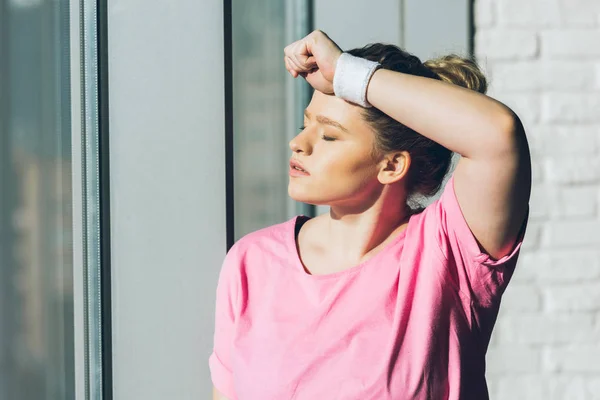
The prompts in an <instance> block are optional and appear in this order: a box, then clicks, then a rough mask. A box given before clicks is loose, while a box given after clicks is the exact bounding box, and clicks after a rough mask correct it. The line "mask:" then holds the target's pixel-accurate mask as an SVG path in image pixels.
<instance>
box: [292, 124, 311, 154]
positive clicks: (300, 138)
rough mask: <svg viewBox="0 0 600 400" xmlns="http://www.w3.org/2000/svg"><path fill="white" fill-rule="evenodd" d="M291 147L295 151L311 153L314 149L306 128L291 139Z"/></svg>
mask: <svg viewBox="0 0 600 400" xmlns="http://www.w3.org/2000/svg"><path fill="white" fill-rule="evenodd" d="M289 145H290V149H292V151H293V152H294V153H300V152H302V153H307V154H310V153H311V151H312V144H311V143H310V139H309V137H308V135H307V134H306V129H305V130H303V131H302V132H300V133H299V134H297V135H296V136H295V137H294V138H293V139H292V140H290V143H289Z"/></svg>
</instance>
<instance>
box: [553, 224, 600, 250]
mask: <svg viewBox="0 0 600 400" xmlns="http://www.w3.org/2000/svg"><path fill="white" fill-rule="evenodd" d="M545 230H546V235H545V236H544V240H545V243H543V245H545V246H548V247H551V248H558V247H562V248H565V247H573V246H579V247H582V246H590V247H593V248H596V249H598V248H600V234H599V233H600V221H599V220H581V221H579V220H566V221H550V222H548V223H547V224H546V226H545Z"/></svg>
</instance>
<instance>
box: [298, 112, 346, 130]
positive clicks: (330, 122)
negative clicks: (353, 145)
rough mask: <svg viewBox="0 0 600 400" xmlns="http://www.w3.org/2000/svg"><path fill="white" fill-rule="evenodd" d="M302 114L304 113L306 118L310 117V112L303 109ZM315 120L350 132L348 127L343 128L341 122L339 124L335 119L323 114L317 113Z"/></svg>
mask: <svg viewBox="0 0 600 400" xmlns="http://www.w3.org/2000/svg"><path fill="white" fill-rule="evenodd" d="M304 115H306V118H308V119H310V118H311V117H310V114H309V112H308V111H306V110H304ZM317 122H319V123H321V124H324V125H330V126H333V127H335V128H338V129H341V130H342V131H344V132H346V133H350V132H349V131H348V129H346V128H344V126H343V125H342V124H340V123H339V122H337V121H334V120H332V119H329V118H327V117H325V116H323V115H317Z"/></svg>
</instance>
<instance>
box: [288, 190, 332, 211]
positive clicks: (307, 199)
mask: <svg viewBox="0 0 600 400" xmlns="http://www.w3.org/2000/svg"><path fill="white" fill-rule="evenodd" d="M288 196H290V197H291V198H292V199H293V200H296V201H299V202H300V203H306V204H311V205H314V206H326V205H328V202H327V200H326V199H323V198H320V197H318V196H315V195H314V193H307V192H306V191H304V190H298V188H293V187H292V185H289V186H288Z"/></svg>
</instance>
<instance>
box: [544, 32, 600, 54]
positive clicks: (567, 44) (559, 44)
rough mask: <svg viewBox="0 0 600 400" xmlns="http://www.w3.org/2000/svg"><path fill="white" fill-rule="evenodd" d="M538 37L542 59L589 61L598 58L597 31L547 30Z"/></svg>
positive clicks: (598, 34)
mask: <svg viewBox="0 0 600 400" xmlns="http://www.w3.org/2000/svg"><path fill="white" fill-rule="evenodd" d="M540 35H541V36H540V49H541V50H540V53H541V54H542V57H546V56H547V57H551V58H572V57H578V58H580V59H590V58H596V57H598V56H600V46H599V45H598V43H600V30H599V29H572V30H548V31H544V32H542V33H541V34H540Z"/></svg>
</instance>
